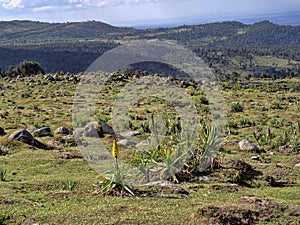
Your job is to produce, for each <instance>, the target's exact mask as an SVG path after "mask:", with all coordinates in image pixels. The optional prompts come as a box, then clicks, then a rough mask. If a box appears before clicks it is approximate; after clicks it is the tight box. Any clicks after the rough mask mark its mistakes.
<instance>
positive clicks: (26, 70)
mask: <svg viewBox="0 0 300 225" xmlns="http://www.w3.org/2000/svg"><path fill="white" fill-rule="evenodd" d="M19 69H20V71H21V74H22V75H23V76H28V75H37V74H40V73H42V74H45V72H44V70H43V69H42V67H41V65H40V64H39V63H38V62H35V61H24V62H21V63H20V64H19Z"/></svg>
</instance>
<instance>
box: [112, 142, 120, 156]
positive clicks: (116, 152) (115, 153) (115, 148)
mask: <svg viewBox="0 0 300 225" xmlns="http://www.w3.org/2000/svg"><path fill="white" fill-rule="evenodd" d="M111 154H112V156H113V157H114V158H116V159H117V158H118V155H119V149H118V145H117V140H116V139H114V140H113V145H112V151H111Z"/></svg>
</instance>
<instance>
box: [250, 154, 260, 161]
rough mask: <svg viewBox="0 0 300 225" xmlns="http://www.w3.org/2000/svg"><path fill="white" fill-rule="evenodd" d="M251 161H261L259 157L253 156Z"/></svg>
mask: <svg viewBox="0 0 300 225" xmlns="http://www.w3.org/2000/svg"><path fill="white" fill-rule="evenodd" d="M251 159H252V160H254V161H261V160H260V158H259V156H257V155H255V156H251Z"/></svg>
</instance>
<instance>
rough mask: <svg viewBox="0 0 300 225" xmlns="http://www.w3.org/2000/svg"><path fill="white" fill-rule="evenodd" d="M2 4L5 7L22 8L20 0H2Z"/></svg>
mask: <svg viewBox="0 0 300 225" xmlns="http://www.w3.org/2000/svg"><path fill="white" fill-rule="evenodd" d="M0 2H2V6H3V8H5V9H15V8H23V7H24V6H23V5H22V1H21V0H2V1H0Z"/></svg>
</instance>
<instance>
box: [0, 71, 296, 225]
mask: <svg viewBox="0 0 300 225" xmlns="http://www.w3.org/2000/svg"><path fill="white" fill-rule="evenodd" d="M43 82H44V78H42V77H40V76H36V77H31V78H24V79H23V80H18V81H16V82H7V81H5V80H4V79H2V80H0V87H1V89H2V90H1V91H0V95H1V101H0V116H1V121H0V127H2V128H4V130H5V131H6V132H7V135H5V136H3V137H1V139H0V144H1V146H2V148H5V149H8V151H9V152H8V155H6V156H0V169H1V170H2V171H4V170H5V171H6V174H5V177H4V179H3V181H0V224H21V223H22V222H23V221H26V220H27V221H29V219H32V220H35V221H36V222H37V223H40V224H295V225H296V224H299V223H300V220H299V218H300V217H299V216H300V215H299V211H300V198H299V196H300V176H299V174H300V168H299V167H295V165H296V164H297V163H299V162H300V126H299V124H300V120H299V118H300V105H299V103H300V96H299V91H297V90H299V87H300V80H299V79H297V78H293V79H290V80H289V79H285V80H277V81H275V82H267V83H265V84H264V83H259V84H257V83H255V82H252V83H251V82H250V83H249V84H247V85H246V86H242V85H240V84H230V83H223V84H222V85H223V87H224V89H223V91H222V93H223V95H224V97H225V100H226V104H227V106H228V111H227V117H228V129H227V131H226V134H227V135H226V138H225V140H224V142H223V144H222V148H221V150H220V153H219V154H218V156H217V158H216V160H217V162H218V165H219V166H218V167H215V168H213V169H212V170H210V171H208V172H206V173H204V174H201V175H198V176H193V177H192V179H189V180H184V179H183V180H182V181H181V182H180V183H179V186H181V187H182V188H184V189H185V190H187V191H188V192H189V195H182V194H178V193H170V191H169V190H164V189H159V190H143V191H142V190H140V192H138V194H136V196H134V197H129V196H127V195H125V196H122V197H121V196H117V197H114V196H103V195H102V194H101V193H99V192H97V186H98V183H99V181H100V180H101V179H102V176H101V174H98V173H96V172H95V171H94V170H93V169H92V168H91V167H90V165H89V164H88V163H87V162H86V161H85V160H84V159H82V158H81V157H79V156H81V152H80V151H79V150H78V148H77V147H74V146H72V145H69V144H65V145H63V146H61V147H59V148H56V149H53V150H48V151H45V150H40V149H36V148H33V147H30V146H28V145H25V144H22V143H19V142H15V141H9V140H8V138H7V137H8V135H9V134H10V133H12V132H13V131H15V130H17V129H20V128H32V127H36V128H40V127H44V126H49V127H50V128H51V130H55V129H56V128H58V127H60V126H65V127H68V128H70V129H72V104H73V96H74V94H75V91H76V84H75V83H73V82H70V81H57V82H46V83H43ZM122 82H123V81H122ZM122 82H121V81H120V82H119V83H117V85H116V86H111V87H109V88H107V89H105V93H103V95H104V96H103V98H102V99H101V102H100V103H99V112H101V113H102V118H104V117H105V118H108V119H110V111H109V110H107V109H108V108H109V107H111V105H112V103H113V99H114V96H115V93H116V90H118V87H119V86H122ZM297 88H298V89H297ZM150 103H151V102H150ZM237 103H239V104H240V105H242V107H241V108H240V109H239V110H236V109H237V108H236V104H237ZM142 105H143V107H145V108H146V110H145V109H142V108H139V109H138V108H137V109H136V112H138V114H139V115H142V116H143V114H144V115H145V116H146V115H147V114H148V111H152V110H157V108H158V106H160V107H167V106H166V105H164V103H163V102H159V103H157V104H154V103H153V104H142ZM199 107H200V110H203V109H205V105H203V104H202V105H200V106H199ZM109 122H110V121H109V120H108V123H109ZM132 122H133V125H134V127H136V128H138V127H139V126H140V125H139V122H138V121H137V120H135V119H133V120H132ZM268 133H270V134H271V136H268V137H267V134H268ZM254 134H255V135H254ZM256 135H257V136H256ZM255 137H256V138H255ZM51 139H53V138H51V137H44V138H39V140H41V141H42V142H44V143H47V142H48V141H49V140H51ZM242 139H248V140H250V141H252V142H254V143H256V144H257V145H259V147H260V149H261V151H260V152H250V151H241V150H240V149H239V147H238V144H237V141H236V140H238V141H240V140H242ZM106 140H107V141H110V140H111V139H110V138H109V137H106ZM287 144H288V145H289V147H287V148H286V149H283V148H282V146H283V145H287ZM125 152H127V151H126V149H123V148H121V153H120V154H121V155H122V154H124V153H125ZM66 154H72V155H75V156H78V157H74V158H72V159H67V158H65V157H64V155H66ZM252 156H257V158H255V159H251V157H252Z"/></svg>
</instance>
